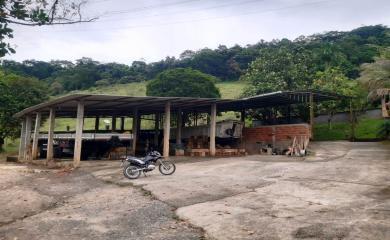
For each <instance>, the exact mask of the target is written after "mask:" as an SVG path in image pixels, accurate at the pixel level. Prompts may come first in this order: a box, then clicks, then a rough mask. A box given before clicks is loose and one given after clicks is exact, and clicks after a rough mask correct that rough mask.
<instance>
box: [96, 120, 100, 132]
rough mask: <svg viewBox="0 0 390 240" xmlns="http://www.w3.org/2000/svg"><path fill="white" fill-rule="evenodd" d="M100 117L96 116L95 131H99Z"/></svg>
mask: <svg viewBox="0 0 390 240" xmlns="http://www.w3.org/2000/svg"><path fill="white" fill-rule="evenodd" d="M99 124H100V117H99V116H96V118H95V132H97V131H99Z"/></svg>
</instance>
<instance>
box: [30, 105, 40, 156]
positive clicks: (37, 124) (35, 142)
mask: <svg viewBox="0 0 390 240" xmlns="http://www.w3.org/2000/svg"><path fill="white" fill-rule="evenodd" d="M40 127H41V113H40V112H38V113H37V115H36V116H35V128H34V136H33V144H32V152H31V155H32V160H34V159H37V158H38V140H39V129H40Z"/></svg>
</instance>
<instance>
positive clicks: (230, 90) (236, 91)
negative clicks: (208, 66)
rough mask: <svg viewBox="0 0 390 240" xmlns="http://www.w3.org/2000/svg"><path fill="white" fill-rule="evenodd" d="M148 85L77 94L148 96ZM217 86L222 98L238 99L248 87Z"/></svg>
mask: <svg viewBox="0 0 390 240" xmlns="http://www.w3.org/2000/svg"><path fill="white" fill-rule="evenodd" d="M146 84H147V82H136V83H126V84H115V85H110V86H104V87H93V88H90V89H88V90H83V91H77V93H93V94H115V95H126V96H146ZM216 86H217V87H218V88H219V90H220V92H221V95H222V96H221V97H222V98H238V97H239V96H240V95H241V93H242V91H243V89H244V87H245V86H246V83H244V82H240V81H235V82H220V83H217V84H216ZM72 93H76V92H72Z"/></svg>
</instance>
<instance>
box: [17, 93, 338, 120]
mask: <svg viewBox="0 0 390 240" xmlns="http://www.w3.org/2000/svg"><path fill="white" fill-rule="evenodd" d="M311 93H312V94H313V99H314V101H315V102H320V101H327V100H337V99H341V98H345V96H340V95H336V94H331V93H324V92H318V91H286V92H273V93H267V94H261V95H257V96H254V97H249V98H243V99H217V98H192V97H152V96H150V97H130V96H120V95H119V96H115V95H101V94H72V95H68V96H64V97H59V98H57V99H54V100H50V101H47V102H44V103H41V104H38V105H35V106H32V107H29V108H26V109H24V110H22V111H20V112H18V113H16V114H15V117H22V116H24V115H26V114H32V113H36V112H41V113H42V114H43V115H45V114H48V112H49V110H50V108H53V107H54V108H55V109H56V116H58V117H74V116H75V115H76V109H77V103H78V102H79V101H83V102H84V104H85V114H84V115H85V117H94V116H112V115H114V116H130V115H132V112H133V110H134V109H135V108H137V109H138V110H139V111H140V113H142V114H152V113H156V112H163V111H164V106H165V104H166V103H167V102H171V110H172V111H174V110H177V109H181V110H183V111H199V112H202V111H203V112H208V111H209V106H210V105H211V104H212V103H216V104H217V109H218V111H229V110H234V111H237V110H242V109H249V108H262V107H269V106H280V105H285V104H298V103H305V102H308V101H309V96H310V94H311Z"/></svg>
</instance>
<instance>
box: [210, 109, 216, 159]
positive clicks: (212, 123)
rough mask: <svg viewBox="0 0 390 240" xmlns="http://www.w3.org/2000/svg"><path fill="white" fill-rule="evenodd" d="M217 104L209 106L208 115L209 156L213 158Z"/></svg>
mask: <svg viewBox="0 0 390 240" xmlns="http://www.w3.org/2000/svg"><path fill="white" fill-rule="evenodd" d="M216 118H217V104H216V103H213V104H212V105H211V114H210V156H215V132H216V129H217V119H216Z"/></svg>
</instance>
